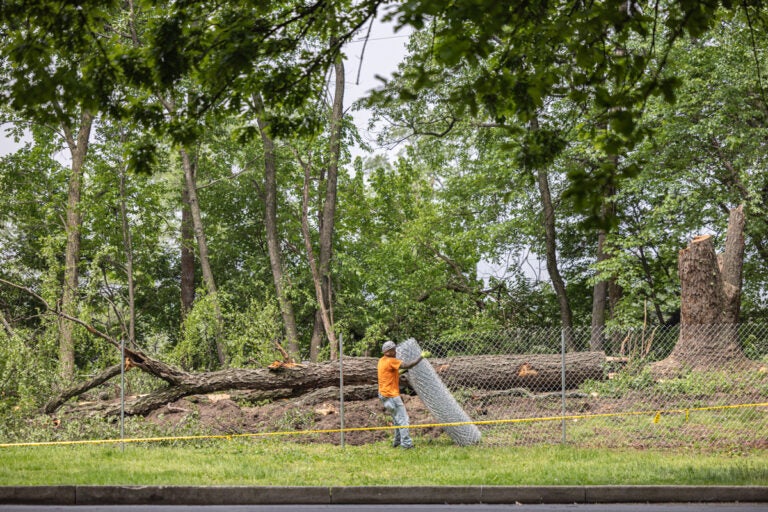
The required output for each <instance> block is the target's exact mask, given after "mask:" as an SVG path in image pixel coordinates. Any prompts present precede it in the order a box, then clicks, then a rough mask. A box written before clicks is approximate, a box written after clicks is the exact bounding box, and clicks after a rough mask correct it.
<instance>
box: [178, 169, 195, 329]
mask: <svg viewBox="0 0 768 512" xmlns="http://www.w3.org/2000/svg"><path fill="white" fill-rule="evenodd" d="M180 232H181V233H180V235H181V282H180V286H181V319H182V321H183V320H184V319H185V318H186V317H187V314H188V313H189V312H190V311H192V306H193V305H194V303H195V248H194V243H195V232H194V227H193V225H192V209H191V208H190V206H189V190H188V189H187V180H186V177H185V179H183V180H182V192H181V229H180Z"/></svg>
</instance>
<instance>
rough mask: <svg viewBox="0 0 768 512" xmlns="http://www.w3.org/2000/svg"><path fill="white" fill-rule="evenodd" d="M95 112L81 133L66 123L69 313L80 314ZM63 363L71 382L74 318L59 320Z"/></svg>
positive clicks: (65, 303) (65, 304) (84, 119)
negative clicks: (83, 198) (86, 182)
mask: <svg viewBox="0 0 768 512" xmlns="http://www.w3.org/2000/svg"><path fill="white" fill-rule="evenodd" d="M92 125H93V116H92V115H91V114H90V113H89V112H84V113H83V114H82V116H81V118H80V128H79V129H78V132H77V136H75V135H74V134H73V133H72V131H71V129H70V128H69V127H67V126H65V127H64V135H65V137H66V142H67V146H68V147H69V151H70V154H71V156H72V166H71V173H70V178H69V191H68V194H67V216H66V225H65V229H66V232H67V247H66V253H65V258H64V259H65V263H64V290H63V292H62V297H61V309H62V311H64V312H65V313H66V314H68V315H72V316H76V315H77V290H78V286H79V271H78V263H79V261H80V229H81V226H82V216H81V214H80V195H81V189H82V179H83V166H84V165H85V157H86V155H87V154H88V140H89V138H90V136H91V126H92ZM59 365H60V371H61V378H62V380H63V381H64V382H69V381H71V380H72V378H73V377H74V373H75V341H74V326H73V325H72V324H71V323H70V322H60V323H59Z"/></svg>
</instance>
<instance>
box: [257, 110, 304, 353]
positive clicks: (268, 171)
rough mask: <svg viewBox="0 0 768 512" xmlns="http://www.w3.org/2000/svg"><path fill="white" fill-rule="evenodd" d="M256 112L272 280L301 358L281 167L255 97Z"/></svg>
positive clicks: (289, 337)
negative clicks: (286, 267) (286, 253)
mask: <svg viewBox="0 0 768 512" xmlns="http://www.w3.org/2000/svg"><path fill="white" fill-rule="evenodd" d="M254 101H255V102H256V110H257V112H258V113H259V115H258V116H257V118H256V120H257V123H258V126H259V132H260V133H261V141H262V143H263V145H264V189H265V196H266V197H265V198H264V227H265V229H266V232H267V233H266V234H267V250H268V252H269V266H270V269H271V270H272V281H273V282H274V284H275V294H276V295H277V302H278V305H279V307H280V315H281V316H282V318H283V326H284V327H285V336H286V341H287V343H286V345H287V347H288V353H289V354H290V356H291V357H293V358H294V359H297V360H298V359H299V358H300V354H299V331H298V328H297V327H296V315H295V313H294V310H293V302H292V301H291V299H290V298H289V297H288V292H287V288H288V286H286V285H287V284H288V282H287V278H286V277H285V274H284V272H283V258H282V255H281V253H280V237H279V235H278V230H277V166H276V164H275V145H274V142H273V141H272V138H271V137H270V136H269V133H268V132H267V125H266V123H265V122H264V120H263V113H264V104H263V102H262V100H261V98H259V97H255V98H254Z"/></svg>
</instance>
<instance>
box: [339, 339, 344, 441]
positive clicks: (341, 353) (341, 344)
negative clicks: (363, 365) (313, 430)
mask: <svg viewBox="0 0 768 512" xmlns="http://www.w3.org/2000/svg"><path fill="white" fill-rule="evenodd" d="M339 421H340V427H341V432H340V434H341V435H340V438H341V447H342V448H344V341H343V339H342V335H341V334H339Z"/></svg>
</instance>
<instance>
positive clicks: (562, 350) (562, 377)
mask: <svg viewBox="0 0 768 512" xmlns="http://www.w3.org/2000/svg"><path fill="white" fill-rule="evenodd" d="M565 329H566V327H563V328H562V329H561V330H560V354H561V355H562V360H563V364H562V368H561V373H560V389H561V390H562V411H563V417H562V419H561V420H560V421H561V426H562V430H563V444H565V441H566V437H565Z"/></svg>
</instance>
